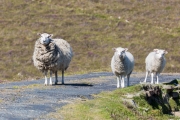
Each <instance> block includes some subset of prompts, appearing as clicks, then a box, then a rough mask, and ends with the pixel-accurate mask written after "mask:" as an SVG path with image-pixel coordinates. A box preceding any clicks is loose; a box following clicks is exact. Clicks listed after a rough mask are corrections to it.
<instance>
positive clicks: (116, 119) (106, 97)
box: [48, 85, 180, 120]
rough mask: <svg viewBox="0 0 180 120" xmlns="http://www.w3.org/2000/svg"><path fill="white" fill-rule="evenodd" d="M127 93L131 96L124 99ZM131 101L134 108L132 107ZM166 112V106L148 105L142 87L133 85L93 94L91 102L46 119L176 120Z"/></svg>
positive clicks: (78, 104) (173, 105)
mask: <svg viewBox="0 0 180 120" xmlns="http://www.w3.org/2000/svg"><path fill="white" fill-rule="evenodd" d="M137 93H138V94H137ZM130 94H131V95H132V97H127V95H130ZM132 99H133V100H134V101H135V103H136V106H137V107H135V106H134V105H133V104H132V101H131V100H132ZM170 101H171V102H170V103H171V107H177V106H178V107H179V106H180V104H178V105H177V104H176V102H177V101H176V102H175V101H174V100H170ZM178 101H179V100H178ZM175 104H176V105H175ZM167 110H170V108H168V107H167V106H166V105H165V104H163V105H156V104H152V105H150V104H148V102H147V101H146V100H145V94H144V92H143V91H142V88H141V86H140V85H135V86H130V87H126V88H124V89H117V90H115V91H111V92H107V91H106V92H102V93H100V94H98V95H94V99H92V100H86V101H84V100H83V101H81V100H78V101H76V102H73V103H71V104H68V105H66V106H63V107H62V108H60V109H57V110H56V112H53V113H50V114H48V117H49V118H55V119H64V120H122V119H123V120H128V119H129V120H137V119H152V120H162V119H166V120H167V119H177V118H176V117H175V116H173V115H168V114H167V113H166V112H167ZM163 113H166V114H163Z"/></svg>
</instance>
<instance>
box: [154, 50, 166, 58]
mask: <svg viewBox="0 0 180 120" xmlns="http://www.w3.org/2000/svg"><path fill="white" fill-rule="evenodd" d="M153 51H154V52H155V53H156V58H158V59H162V58H163V57H164V55H165V54H167V53H168V52H167V51H166V50H162V49H154V50H153Z"/></svg>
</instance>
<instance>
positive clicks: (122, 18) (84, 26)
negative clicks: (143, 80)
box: [0, 0, 180, 81]
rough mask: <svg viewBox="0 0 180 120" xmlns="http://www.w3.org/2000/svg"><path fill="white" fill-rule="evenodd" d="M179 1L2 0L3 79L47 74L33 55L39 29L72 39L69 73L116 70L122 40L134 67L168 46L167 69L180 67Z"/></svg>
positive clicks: (0, 61)
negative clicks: (115, 53) (114, 57)
mask: <svg viewBox="0 0 180 120" xmlns="http://www.w3.org/2000/svg"><path fill="white" fill-rule="evenodd" d="M179 7H180V2H179V1H178V0H173V1H170V0H169V1H164V0H159V1H154V0H141V1H136V0H122V1H118V0H111V1H103V0H88V1H84V0H63V1H59V0H18V1H16V0H1V1H0V8H1V11H0V13H1V15H0V23H1V24H0V28H1V31H0V36H1V37H0V38H1V41H0V44H1V47H0V55H1V57H0V72H1V74H0V80H1V81H4V80H23V79H38V78H41V77H42V74H41V73H40V72H39V71H38V70H37V69H36V68H35V67H34V66H33V63H32V60H31V58H32V54H33V49H34V43H35V40H36V39H37V38H38V36H37V35H36V34H37V33H38V32H47V33H52V34H54V37H61V38H63V39H65V40H67V41H68V42H69V43H70V44H71V46H72V48H73V50H74V53H75V56H74V58H73V60H72V63H71V65H70V67H69V69H68V71H67V73H68V74H75V73H84V72H91V71H111V70H110V60H111V57H112V54H113V51H112V50H111V48H113V47H118V46H122V47H127V48H129V51H130V52H132V54H133V55H134V57H135V62H136V64H135V68H134V71H137V72H138V71H145V63H144V60H145V57H146V56H147V54H148V53H149V52H150V51H151V50H152V49H154V48H162V49H166V50H167V51H168V52H169V53H168V54H167V56H166V58H167V66H166V68H165V72H180V69H179V68H180V64H179V58H180V54H179V53H180V47H179V45H180V40H179V38H180V37H179V33H180V22H179V20H180V16H179V14H180V12H179V9H178V8H179ZM126 20H128V21H129V22H126Z"/></svg>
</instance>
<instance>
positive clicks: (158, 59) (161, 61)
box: [144, 49, 168, 84]
mask: <svg viewBox="0 0 180 120" xmlns="http://www.w3.org/2000/svg"><path fill="white" fill-rule="evenodd" d="M167 53H168V52H167V51H166V50H162V49H154V50H153V52H150V53H149V54H148V56H147V57H146V60H145V63H146V76H145V80H144V82H146V80H147V76H148V74H149V73H150V74H151V84H153V77H154V74H155V76H156V83H157V84H159V78H158V77H159V74H160V73H161V72H162V71H163V69H164V67H165V65H166V59H165V54H167Z"/></svg>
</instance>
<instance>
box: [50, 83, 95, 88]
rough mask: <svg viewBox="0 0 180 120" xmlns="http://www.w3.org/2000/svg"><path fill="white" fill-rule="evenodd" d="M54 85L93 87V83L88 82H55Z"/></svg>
mask: <svg viewBox="0 0 180 120" xmlns="http://www.w3.org/2000/svg"><path fill="white" fill-rule="evenodd" d="M53 86H75V87H81V86H82V87H93V85H92V84H87V83H64V84H61V83H58V84H53Z"/></svg>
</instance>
